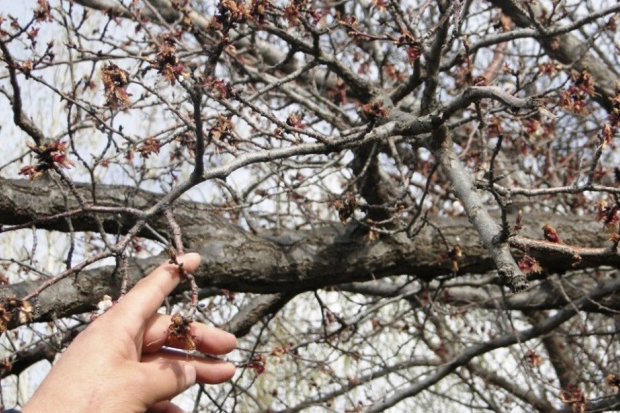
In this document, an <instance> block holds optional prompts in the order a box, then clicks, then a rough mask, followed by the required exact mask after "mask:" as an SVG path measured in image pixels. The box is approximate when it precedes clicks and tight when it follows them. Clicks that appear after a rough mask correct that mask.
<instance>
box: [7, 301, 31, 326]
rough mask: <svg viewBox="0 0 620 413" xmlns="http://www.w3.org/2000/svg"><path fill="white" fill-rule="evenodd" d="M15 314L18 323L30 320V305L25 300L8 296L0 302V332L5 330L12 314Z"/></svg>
mask: <svg viewBox="0 0 620 413" xmlns="http://www.w3.org/2000/svg"><path fill="white" fill-rule="evenodd" d="M15 315H17V319H18V320H19V323H20V324H26V323H29V322H30V321H32V305H31V304H30V303H29V302H28V301H26V300H20V299H19V298H16V297H8V298H6V299H5V300H3V302H2V303H0V333H2V332H4V331H6V329H7V328H8V326H9V323H10V322H11V320H12V319H13V316H15Z"/></svg>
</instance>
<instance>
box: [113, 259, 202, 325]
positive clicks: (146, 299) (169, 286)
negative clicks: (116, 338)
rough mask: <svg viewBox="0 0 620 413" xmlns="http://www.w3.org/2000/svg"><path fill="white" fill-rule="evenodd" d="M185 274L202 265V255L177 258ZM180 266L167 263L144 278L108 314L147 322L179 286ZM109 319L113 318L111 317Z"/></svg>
mask: <svg viewBox="0 0 620 413" xmlns="http://www.w3.org/2000/svg"><path fill="white" fill-rule="evenodd" d="M177 260H178V262H179V264H183V270H184V271H185V272H190V273H191V272H193V271H194V270H196V268H198V265H199V264H200V255H198V254H196V253H194V252H191V253H187V254H185V255H181V256H179V257H177ZM180 281H181V277H180V275H179V266H178V265H177V264H171V263H169V262H165V263H163V264H162V265H160V266H159V267H157V268H156V269H155V270H154V271H153V272H152V273H150V274H149V275H148V276H146V277H144V278H143V279H141V280H140V281H138V283H137V284H136V285H135V286H134V287H133V288H132V289H131V290H130V291H129V292H128V293H127V294H126V295H125V296H124V297H123V299H122V300H120V301H119V302H118V304H116V305H115V306H114V307H112V308H111V309H110V310H109V311H108V313H112V314H114V315H116V314H120V315H122V317H123V318H130V319H133V320H135V319H134V318H133V317H135V316H137V317H138V318H139V321H140V322H142V323H144V322H146V321H147V320H148V319H149V318H151V316H152V315H153V314H155V312H157V310H158V309H159V307H161V305H162V303H163V302H164V299H165V298H166V297H167V296H168V294H170V293H171V292H172V290H174V289H175V288H176V286H177V285H179V282H180ZM109 317H112V315H110V316H109Z"/></svg>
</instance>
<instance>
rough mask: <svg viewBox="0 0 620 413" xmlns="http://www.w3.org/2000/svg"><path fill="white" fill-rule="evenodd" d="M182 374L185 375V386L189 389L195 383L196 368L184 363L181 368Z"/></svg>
mask: <svg viewBox="0 0 620 413" xmlns="http://www.w3.org/2000/svg"><path fill="white" fill-rule="evenodd" d="M183 373H184V374H185V386H186V387H190V386H192V385H193V384H194V383H196V368H195V367H194V366H192V365H191V364H190V363H185V367H183Z"/></svg>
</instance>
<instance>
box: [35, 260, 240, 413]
mask: <svg viewBox="0 0 620 413" xmlns="http://www.w3.org/2000/svg"><path fill="white" fill-rule="evenodd" d="M178 262H179V263H182V264H183V269H184V271H186V272H190V273H191V272H192V271H194V270H195V269H196V268H197V267H198V264H199V263H200V256H199V255H198V254H195V253H189V254H185V255H183V256H180V257H178ZM180 281H181V278H180V276H179V271H178V266H177V265H176V264H169V263H166V264H162V265H161V266H159V267H158V268H157V269H156V270H155V271H153V272H152V273H151V274H150V275H149V276H147V277H145V278H144V279H142V280H140V281H139V282H138V283H137V284H136V285H135V287H134V288H133V289H131V291H129V292H128V293H127V294H126V295H125V296H124V297H123V298H122V299H121V300H120V301H119V302H118V303H117V304H116V305H114V306H113V307H112V308H110V309H109V310H108V311H107V312H106V313H105V314H103V315H102V316H100V317H99V318H97V319H96V320H95V321H93V322H92V323H91V325H89V326H88V327H87V328H86V329H85V330H84V331H83V332H82V333H80V334H79V335H78V336H77V337H76V338H75V340H74V341H73V343H71V345H70V346H69V348H68V349H67V351H66V352H65V353H64V354H63V355H62V356H61V358H60V360H59V361H58V363H56V365H54V367H53V368H52V370H51V371H50V373H49V375H48V376H47V377H46V378H45V380H44V381H43V383H42V384H41V386H40V387H39V388H38V389H37V391H36V392H35V394H34V395H33V396H32V398H31V399H30V401H29V402H28V403H27V404H26V406H24V409H23V412H24V413H38V412H49V411H52V410H55V411H63V412H67V413H71V412H93V413H96V412H106V413H109V412H130V413H138V412H140V413H142V412H145V411H148V412H152V413H154V412H166V413H172V412H180V411H181V410H180V409H179V408H178V407H176V406H174V405H173V404H172V403H170V402H169V400H170V399H171V398H172V397H174V396H176V395H177V394H179V393H181V392H183V391H184V390H186V389H187V388H188V387H190V386H191V385H193V384H194V383H196V382H200V383H208V384H216V383H222V382H224V381H226V380H229V379H230V378H231V377H232V376H233V374H234V373H235V367H234V365H233V364H231V363H227V362H223V361H218V360H209V359H203V358H199V357H192V356H188V355H184V354H173V353H172V352H166V351H165V349H162V346H164V345H165V346H169V347H176V348H185V349H187V347H188V346H189V343H187V342H185V341H183V340H179V339H178V338H177V339H175V337H174V336H169V334H168V327H169V326H170V323H171V317H170V316H168V315H163V314H157V313H156V312H157V310H158V308H159V307H161V305H162V302H163V301H164V299H165V298H166V296H168V294H170V292H172V290H174V288H175V287H176V286H177V285H178V284H179V282H180ZM190 331H191V335H192V338H193V340H194V342H195V345H196V349H197V350H198V351H201V352H205V353H209V354H225V353H228V352H230V351H232V350H233V349H234V348H235V347H236V345H237V341H236V338H235V336H234V335H232V334H230V333H227V332H225V331H222V330H219V329H215V328H209V327H207V326H206V325H204V324H201V323H192V324H191V330H190ZM50 409H51V410H50Z"/></svg>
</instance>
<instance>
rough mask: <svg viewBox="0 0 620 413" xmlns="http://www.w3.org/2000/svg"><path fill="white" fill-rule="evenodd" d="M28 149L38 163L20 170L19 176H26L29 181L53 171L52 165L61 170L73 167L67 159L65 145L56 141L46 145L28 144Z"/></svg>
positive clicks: (71, 162)
mask: <svg viewBox="0 0 620 413" xmlns="http://www.w3.org/2000/svg"><path fill="white" fill-rule="evenodd" d="M28 147H29V148H30V149H31V150H32V151H33V152H35V153H36V154H37V159H38V160H39V163H37V164H36V165H26V166H24V167H23V168H22V169H20V171H19V174H20V175H27V176H28V178H30V180H33V179H35V178H38V177H39V176H41V175H43V173H44V172H45V171H47V170H50V169H53V168H54V165H56V166H60V167H62V168H70V167H71V166H73V165H74V163H73V161H71V160H70V159H69V158H68V157H67V153H66V152H67V144H66V143H65V142H61V141H60V140H57V141H55V142H52V143H50V144H46V145H33V144H28Z"/></svg>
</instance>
